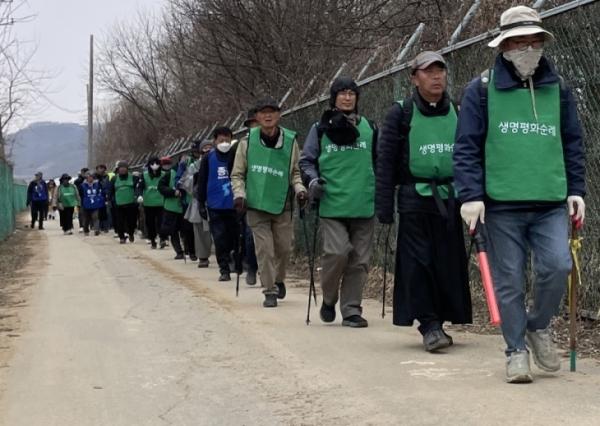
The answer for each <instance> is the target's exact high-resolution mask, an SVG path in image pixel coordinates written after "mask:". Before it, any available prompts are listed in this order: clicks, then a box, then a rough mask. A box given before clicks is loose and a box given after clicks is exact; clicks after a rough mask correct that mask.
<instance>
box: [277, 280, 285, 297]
mask: <svg viewBox="0 0 600 426" xmlns="http://www.w3.org/2000/svg"><path fill="white" fill-rule="evenodd" d="M275 285H276V286H277V298H278V299H285V295H286V294H287V291H286V289H285V284H284V283H275Z"/></svg>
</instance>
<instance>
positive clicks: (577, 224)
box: [569, 218, 583, 372]
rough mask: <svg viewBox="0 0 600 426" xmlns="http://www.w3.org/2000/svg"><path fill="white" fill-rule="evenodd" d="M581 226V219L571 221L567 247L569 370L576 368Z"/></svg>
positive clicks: (573, 370) (572, 370)
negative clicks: (568, 271) (569, 257)
mask: <svg viewBox="0 0 600 426" xmlns="http://www.w3.org/2000/svg"><path fill="white" fill-rule="evenodd" d="M582 226H583V223H582V222H581V220H575V219H574V218H573V219H572V221H571V239H570V240H569V247H570V249H571V257H572V258H573V267H572V269H571V273H570V275H569V351H570V361H571V362H570V364H571V372H575V371H576V370H577V286H578V285H579V284H581V280H580V274H579V258H578V256H577V252H578V251H579V250H580V249H581V238H580V237H579V232H578V231H579V229H581V227H582Z"/></svg>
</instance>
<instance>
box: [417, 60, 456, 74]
mask: <svg viewBox="0 0 600 426" xmlns="http://www.w3.org/2000/svg"><path fill="white" fill-rule="evenodd" d="M433 64H440V65H442V66H443V67H444V68H448V66H447V65H446V62H444V61H440V60H439V59H432V60H431V61H428V62H425V63H424V64H421V65H419V66H418V67H417V68H413V70H412V72H413V74H414V73H415V72H417V71H422V70H425V69H427V68H429V67H430V66H432V65H433Z"/></svg>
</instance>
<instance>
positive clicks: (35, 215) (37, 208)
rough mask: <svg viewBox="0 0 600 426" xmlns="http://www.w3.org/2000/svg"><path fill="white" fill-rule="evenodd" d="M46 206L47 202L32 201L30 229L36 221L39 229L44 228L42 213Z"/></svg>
mask: <svg viewBox="0 0 600 426" xmlns="http://www.w3.org/2000/svg"><path fill="white" fill-rule="evenodd" d="M47 206H48V201H32V202H31V227H32V228H33V226H34V225H35V221H36V220H37V221H38V224H39V227H40V228H42V227H43V226H44V211H45V210H46V208H47Z"/></svg>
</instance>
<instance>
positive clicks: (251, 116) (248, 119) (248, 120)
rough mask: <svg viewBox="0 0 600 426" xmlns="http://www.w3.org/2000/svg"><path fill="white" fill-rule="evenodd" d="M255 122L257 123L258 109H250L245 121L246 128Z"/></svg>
mask: <svg viewBox="0 0 600 426" xmlns="http://www.w3.org/2000/svg"><path fill="white" fill-rule="evenodd" d="M253 121H256V108H250V109H249V110H248V114H247V115H246V119H245V120H244V127H250V123H252V122H253Z"/></svg>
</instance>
